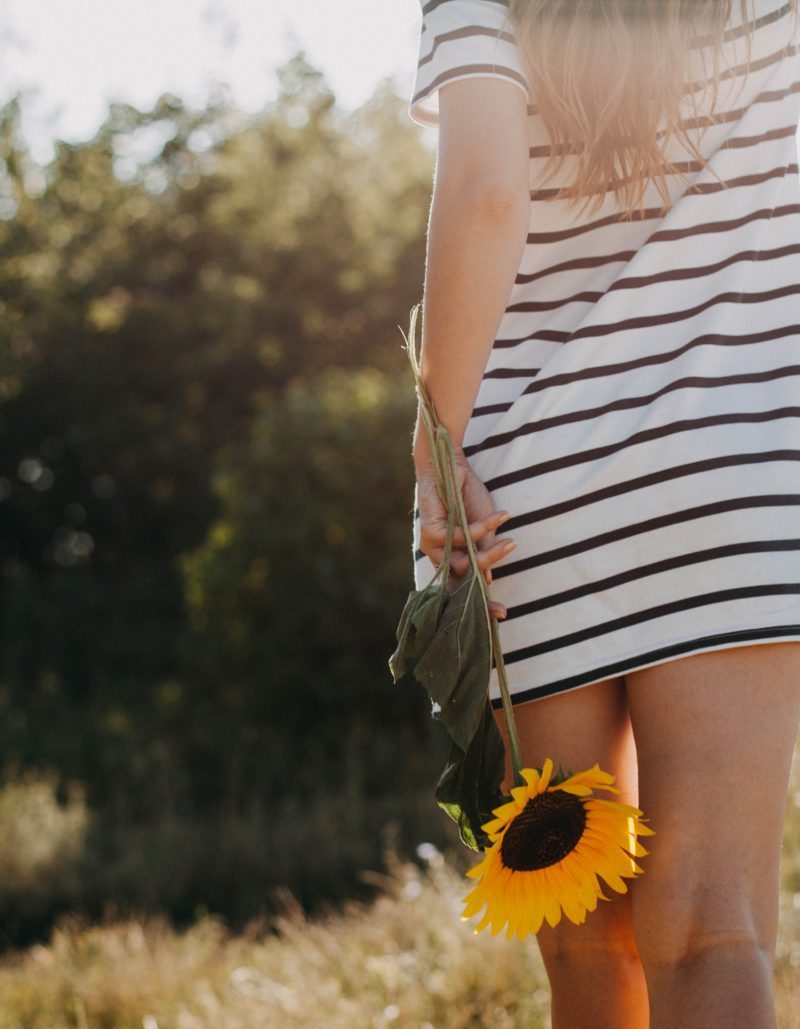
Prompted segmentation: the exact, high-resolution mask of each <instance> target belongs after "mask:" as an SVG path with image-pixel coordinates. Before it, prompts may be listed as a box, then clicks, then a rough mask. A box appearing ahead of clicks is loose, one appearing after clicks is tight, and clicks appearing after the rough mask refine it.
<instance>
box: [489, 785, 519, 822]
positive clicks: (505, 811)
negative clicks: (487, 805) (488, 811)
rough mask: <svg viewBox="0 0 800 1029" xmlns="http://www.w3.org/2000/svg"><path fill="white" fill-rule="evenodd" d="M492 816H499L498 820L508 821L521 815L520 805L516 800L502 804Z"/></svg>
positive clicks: (494, 810)
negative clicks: (514, 816)
mask: <svg viewBox="0 0 800 1029" xmlns="http://www.w3.org/2000/svg"><path fill="white" fill-rule="evenodd" d="M517 788H519V787H517ZM492 814H494V815H497V817H498V818H503V819H506V820H508V819H509V818H511V817H512V816H513V815H518V814H519V804H517V802H516V801H515V800H510V801H509V802H508V803H507V804H501V805H500V807H496V808H493V809H492Z"/></svg>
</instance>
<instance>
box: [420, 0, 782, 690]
mask: <svg viewBox="0 0 800 1029" xmlns="http://www.w3.org/2000/svg"><path fill="white" fill-rule="evenodd" d="M755 14H756V22H757V24H756V28H755V32H754V34H753V36H752V51H751V54H750V59H751V65H750V71H749V75H747V76H745V75H744V68H745V67H746V61H747V56H748V55H747V46H746V38H745V34H744V33H743V32H742V28H743V25H742V21H741V16H740V12H739V8H738V5H737V4H736V3H734V4H733V7H732V14H731V18H730V20H729V26H728V31H727V32H726V42H725V45H724V50H723V55H722V64H721V69H722V72H721V75H720V84H719V95H718V100H717V105H716V107H715V110H716V111H717V115H716V118H715V119H713V121H714V122H716V124H713V123H712V124H710V127H709V128H708V129H707V130H706V132H705V134H704V135H703V136H702V137H701V138H700V142H699V148H700V150H701V153H702V155H703V156H704V157H705V158H706V159H707V160H708V162H709V165H710V167H709V168H705V169H703V168H700V166H699V163H698V162H697V161H693V160H692V159H691V155H690V154H689V153H688V151H687V150H686V149H685V148H684V147H683V145H682V144H681V143H680V142H679V141H678V140H676V139H675V138H672V139H670V141H669V146H668V151H667V153H668V156H669V159H670V161H671V162H674V170H673V173H671V174H668V175H667V178H666V181H667V184H668V187H669V191H670V201H671V205H670V207H669V209H668V210H667V211H666V213H665V211H664V209H663V207H662V202H661V198H660V196H659V194H658V192H657V190H656V188H655V186H654V185H651V186H649V187H648V190H647V192H646V194H645V200H644V205H643V211H642V212H641V213H640V214H639V215H635V216H634V217H633V218H632V219H629V218H627V217H626V214H625V211H624V210H623V208H622V205H621V204H620V203H619V202H618V200H617V199H616V197H615V195H614V193H613V191H612V190H608V192H607V193H606V195H605V197H604V200H603V206H602V208H601V209H600V210H599V211H597V212H595V213H591V214H584V215H582V216H581V217H576V215H575V213H574V208H570V207H568V204H567V201H566V200H559V199H556V200H553V199H551V197H552V194H553V192H554V190H555V189H556V188H557V187H559V186H562V185H566V184H568V183H569V181H570V170H571V167H573V166H572V165H571V162H570V160H567V161H566V163H565V164H564V166H563V168H562V169H561V171H560V173H559V176H558V178H557V179H556V180H554V181H553V182H549V183H547V184H546V185H545V186H534V188H533V189H532V192H531V205H530V224H529V234H528V238H527V244H526V246H525V250H524V254H523V257H522V260H521V262H520V265H519V269H518V273H517V275H516V278H515V281H514V283H513V286H512V289H511V292H510V295H509V298H508V303H507V305H506V309H505V312H504V314H503V317H502V320H501V322H500V326H499V329H498V332H497V338H496V339H495V341H494V344H493V346H492V349H491V353H490V355H489V359H488V361H487V363H486V367H485V371H484V374H483V378H482V381H481V383H480V388H479V391H478V394H477V399H476V402H475V405H474V409H473V411H472V415H471V417H470V420H469V424H468V425H467V428H466V432H465V434H464V439H463V443H464V452H465V454H466V455H467V456H468V457H469V459H470V463H471V465H472V467H473V468H474V469H475V471H476V473H477V474H478V476H479V477H480V478H481V480H482V481H483V482H484V483H485V484H486V486H487V488H488V489H489V490H490V491H491V492H492V495H493V497H494V498H495V499H496V502H497V506H498V507H501V508H505V509H506V510H508V511H510V512H511V519H510V520H509V521H508V523H507V524H506V526H505V529H506V530H508V531H509V532H513V534H514V538H515V539H516V541H517V543H518V547H517V549H516V551H515V552H514V553H513V554H511V555H510V556H509V557H507V558H505V559H503V560H502V561H500V562H499V563H498V565H497V566H496V567H495V568H494V570H493V576H494V582H495V585H494V592H493V595H494V597H495V598H496V599H497V600H498V601H500V602H501V603H503V604H504V605H505V606H506V608H507V610H508V617H507V618H506V619H505V620H504V621H503V622H502V624H501V627H500V632H501V640H502V644H503V650H504V654H505V660H506V666H507V674H508V676H509V684H510V689H511V691H512V693H514V692H516V693H517V694H518V699H520V700H524V699H530V698H534V697H537V696H544V695H547V694H550V693H554V692H560V691H563V690H565V689H570V688H573V687H575V686H578V685H582V684H585V683H589V682H593V681H597V680H599V679H601V678H602V677H603V676H605V675H607V674H609V673H610V671H615V672H624V671H626V670H632V669H634V668H638V667H642V666H644V665H646V664H648V663H651V662H652V661H653V659H654V655H656V654H671V655H675V654H679V653H689V652H693V651H698V650H706V649H711V648H714V647H717V646H721V645H730V641H732V640H733V639H739V638H740V639H751V640H752V639H761V638H773V637H775V636H786V637H791V638H798V639H800V550H798V549H796V548H795V549H792V547H793V543H792V541H793V537H795V536H796V535H797V518H798V512H797V504H798V503H800V464H798V461H800V406H798V404H799V403H800V401H799V400H798V398H800V389H798V386H799V385H800V379H799V377H800V360H799V358H800V352H799V351H798V349H797V338H798V333H800V278H799V277H798V274H797V269H798V267H800V179H798V154H797V131H798V121H800V56H799V54H800V46H799V45H798V40H800V29H798V22H797V21H796V20H795V19H794V17H793V15H792V12H791V5H790V4H788V3H785V2H783V0H757V3H756V8H755ZM423 16H424V20H423V31H422V36H421V42H420V55H419V65H418V72H417V79H416V83H415V87H414V96H413V100H412V103H411V115H412V117H414V118H415V119H417V120H420V121H422V122H425V123H428V124H430V123H431V122H435V120H436V118H437V117H438V113H437V112H438V95H437V91H438V89H439V88H441V87H443V86H446V85H447V83H449V82H453V81H456V80H457V79H459V78H464V77H473V76H480V75H486V74H492V75H499V76H501V77H504V78H507V79H508V80H509V81H513V82H514V83H515V84H516V85H517V86H519V88H521V89H524V90H525V92H526V95H528V100H529V107H528V113H529V116H528V130H529V142H530V147H531V149H530V168H531V176H530V180H531V182H532V183H536V181H537V178H538V176H539V175H540V170H541V168H542V167H543V165H544V163H545V162H546V161H547V159H548V157H549V156H550V149H551V146H550V143H549V142H548V136H547V133H546V130H545V128H544V125H543V123H542V119H541V117H539V115H538V114H537V110H536V106H535V97H530V95H529V90H528V89H527V87H526V85H525V79H524V76H523V72H522V61H521V60H520V56H519V52H518V49H517V47H516V45H515V43H514V37H513V35H512V34H511V33H510V32H509V23H508V19H507V17H506V9H505V6H504V5H503V4H502V3H498V2H496V0H444V2H441V0H438V2H437V0H429V2H428V3H426V4H424V6H423ZM498 33H502V35H498ZM692 60H693V62H694V64H693V73H692V78H691V80H690V82H689V83H687V85H686V90H687V112H689V111H691V105H690V103H689V99H688V91H689V90H692V91H694V90H697V89H699V88H700V87H701V84H702V80H703V79H704V78H707V77H708V73H707V71H706V75H703V64H702V58H701V54H700V51H699V50H698V51H697V52H695V53H694V54H693V56H692ZM706 60H707V61H708V60H709V57H708V54H706ZM706 68H708V65H706ZM701 111H702V108H701ZM702 117H703V123H704V124H709V123H711V122H712V119H711V118H709V116H708V114H707V112H706V113H705V114H703V116H702ZM573 170H574V167H573ZM676 172H684V173H685V174H686V175H687V176H688V185H687V182H686V181H685V180H683V179H682V178H681V177H680V175H679V174H675V173H676ZM714 173H716V175H718V176H719V177H720V178H722V179H723V180H725V181H726V182H727V187H726V188H723V186H722V185H721V184H720V182H719V181H718V180H717V178H716V177H715V174H714ZM792 483H794V485H789V484H792ZM418 527H419V521H418V517H416V518H415V524H414V553H415V579H416V584H417V586H418V587H420V586H422V585H424V584H425V583H427V582H428V581H429V580H430V579H431V577H432V575H433V573H434V570H435V569H434V566H433V565H432V563H431V562H430V561H429V559H428V558H427V557H426V556H425V555H424V554H423V553H422V551H421V550H420V549H419V533H418ZM687 536H688V538H690V539H691V540H692V547H691V550H690V553H688V554H687V553H686V552H685V550H686V548H685V546H684V544H685V542H686V539H687ZM787 549H789V551H790V552H789V553H788V554H787V552H786V551H787ZM491 696H492V703H493V704H494V706H495V707H499V705H500V695H499V688H498V684H497V681H496V673H495V672H493V674H492V684H491Z"/></svg>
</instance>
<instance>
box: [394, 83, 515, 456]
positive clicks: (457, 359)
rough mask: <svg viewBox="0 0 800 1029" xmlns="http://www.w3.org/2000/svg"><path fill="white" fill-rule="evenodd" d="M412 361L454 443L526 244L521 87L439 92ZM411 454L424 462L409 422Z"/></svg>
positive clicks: (420, 429) (421, 433) (420, 434)
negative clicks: (417, 346)
mask: <svg viewBox="0 0 800 1029" xmlns="http://www.w3.org/2000/svg"><path fill="white" fill-rule="evenodd" d="M439 111H440V114H439V146H438V153H437V161H436V174H435V181H434V188H433V198H432V202H431V210H430V217H429V223H428V237H427V261H426V268H425V285H424V294H423V304H422V345H421V351H420V368H421V373H422V378H423V381H424V382H425V385H426V388H427V389H428V392H429V394H430V397H431V400H432V401H433V405H434V407H435V408H436V412H437V415H438V417H439V420H440V421H441V422H442V423H443V424H444V425H445V426H446V427H447V429H448V430H449V431H450V434H451V436H452V438H453V443H454V445H455V446H456V450H457V451H458V450H459V449H460V446H461V444H462V442H463V437H464V430H465V428H466V425H467V422H468V420H469V416H470V414H471V412H472V408H473V406H474V403H475V398H476V395H477V392H478V387H479V386H480V382H481V377H482V375H483V372H484V369H485V367H486V362H487V360H488V357H489V353H490V351H491V347H492V344H493V342H494V339H495V335H496V332H497V328H498V326H499V324H500V320H501V318H502V316H503V312H504V310H505V307H506V304H507V302H508V297H509V294H510V292H511V287H512V285H513V283H514V277H515V275H516V272H517V270H518V268H519V262H520V259H521V257H522V253H523V250H524V247H525V241H526V237H527V233H528V224H529V217H530V193H529V184H528V183H529V178H528V176H529V170H528V169H529V165H528V160H529V158H528V128H527V105H526V98H525V94H524V93H523V92H522V91H521V90H520V89H519V88H518V87H517V86H515V85H514V84H513V83H510V82H508V81H506V80H503V79H498V78H489V77H487V78H471V79H463V80H457V81H455V82H451V83H448V84H447V85H445V86H443V87H442V88H441V90H440V100H439ZM413 454H414V461H415V463H416V464H417V465H419V464H422V465H427V464H428V463H429V452H428V445H427V438H426V437H425V430H424V426H423V425H422V423H421V420H420V419H418V421H417V426H416V429H415V434H414V448H413Z"/></svg>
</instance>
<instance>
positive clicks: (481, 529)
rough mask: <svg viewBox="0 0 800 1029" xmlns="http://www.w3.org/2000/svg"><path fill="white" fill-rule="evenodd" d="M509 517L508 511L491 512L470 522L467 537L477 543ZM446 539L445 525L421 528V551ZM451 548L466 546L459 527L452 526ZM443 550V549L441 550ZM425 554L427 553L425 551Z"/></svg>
mask: <svg viewBox="0 0 800 1029" xmlns="http://www.w3.org/2000/svg"><path fill="white" fill-rule="evenodd" d="M510 517H511V515H510V514H509V513H508V511H493V512H492V513H491V514H490V515H489V516H488V517H486V518H480V519H478V520H477V521H474V522H470V523H469V525H468V528H469V537H470V539H471V540H472V542H473V543H477V542H478V540H479V539H480V538H481V537H482V536H485V535H486V533H487V532H494V530H495V529H497V528H498V526H500V525H502V524H503V522H505V521H507V520H508V519H509V518H510ZM446 538H447V524H446V523H445V524H443V525H439V526H438V527H436V528H433V527H432V526H430V525H428V526H423V529H422V535H421V542H422V544H423V549H424V547H425V546H429V547H436V546H437V545H439V544H444V541H445V539H446ZM453 546H454V547H464V546H466V539H465V536H464V530H463V529H462V528H461V526H459V525H455V526H453ZM442 549H443V548H442ZM426 553H427V551H426Z"/></svg>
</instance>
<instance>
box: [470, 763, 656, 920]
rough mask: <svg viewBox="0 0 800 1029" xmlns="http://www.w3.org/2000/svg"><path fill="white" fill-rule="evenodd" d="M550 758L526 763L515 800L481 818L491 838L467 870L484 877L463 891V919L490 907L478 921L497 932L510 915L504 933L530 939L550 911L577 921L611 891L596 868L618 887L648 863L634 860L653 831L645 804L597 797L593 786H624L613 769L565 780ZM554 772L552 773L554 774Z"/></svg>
mask: <svg viewBox="0 0 800 1029" xmlns="http://www.w3.org/2000/svg"><path fill="white" fill-rule="evenodd" d="M552 773H553V762H552V761H551V760H550V758H548V759H547V760H546V761H545V762H544V765H543V767H542V770H541V772H540V771H539V770H538V769H536V768H523V769H521V770H520V775H521V777H522V778H523V779H524V780H525V783H526V785H524V786H516V787H514V788H513V789H512V790H511V796H512V797H513V800H510V801H509V802H508V803H507V804H503V805H502V806H501V807H498V808H495V809H494V810H493V812H492V813H493V814H495V815H497V818H495V819H493V820H492V821H490V822H486V823H485V824H484V825H482V826H481V828H482V829H484V830H485V831H486V833H487V834H488V836H489V839H490V840H491V841H492V846H491V847H490V848H488V849H487V850H486V851H485V857H484V859H483V860H482V861H481V862H480V863H479V864H477V865H475V866H474V867H473V868H470V869H469V871H468V872H467V873H466V874H467V876H469V877H470V878H473V879H480V882H479V883H478V885H477V886H476V887H475V888H474V889H473V890H471V891H470V893H468V894H467V896H466V897H465V898H464V911H463V913H462V915H461V920H462V921H466V920H467V919H469V918H471V917H472V916H473V915H475V914H477V913H478V912H479V911H480V910H481V908H482V907H483V906H484V904H486V913H485V914H484V916H483V917H482V919H481V920H480V922H479V923H478V924H477V925H476V927H475V932H476V933H478V932H480V931H481V929H485V928H486V927H487V926H489V925H491V927H492V936H496V935H497V933H499V932H500V930H501V929H502V928H503V926H504V925H505V924H506V923H508V931H507V933H506V939H511V937H512V936H513V935H514V934H515V933H516V935H517V936H518V937H519V938H520V939H521V940H524V939H525V937H526V936H527V935H528V933H534V934H535V933H537V932H538V931H539V929H540V928H541V925H542V921H543V920H544V919H545V918H546V919H547V921H548V923H549V924H550V925H551V926H556V925H558V923H559V922H560V920H561V912H562V910H563V912H564V914H566V916H567V918H569V919H570V921H572V922H574V923H575V924H576V925H581V924H583V922H584V921H585V919H586V912H587V911H594V910H595V908H596V907H597V900H598V897H600V898H602V899H603V900H610V899H611V898H610V897H606V896H605V895H604V894H603V892H602V889H601V887H600V884H599V882H598V876H599V877H600V878H601V879H603V880H604V881H605V882H606V883H607V884H608V885H609V886H610V887H612V889H614V890H616V891H617V892H618V893H626V892H627V886H626V885H625V882H624V881H623V877H629V878H632V877H634V876H635V875H636V874H637V873H641V872H642V869H641V868H640V867H639V866H638V865H637V864H636V862H635V861H634V860H633V859H634V858H635V857H642V856H643V855H645V854H647V851H646V850H645V849H644V847H643V846H642V845H641V843H639V842H638V840H637V838H636V837H637V836H652V835H654V832H653V830H652V829H650V828H648V827H647V826H646V825H644V824H643V823H644V821H646V819H643V818H642V812H641V811H640V810H639V809H638V808H635V807H630V806H629V805H627V804H620V803H617V802H616V801H613V800H605V799H603V798H599V797H593V796H592V791H593V790H595V789H602V790H608V791H609V792H612V793H619V790H618V789H616V788H615V787H613V786H612V785H611V783H613V782H614V776H613V775H610V774H609V773H608V772H604V771H602V770H601V769H600V766H599V765H597V764H596V765H594V766H593V767H592V768H590V769H587V771H585V772H577V773H575V774H574V775H570V776H568V777H566V778H564V777H559V780H560V781H558V780H555V779H553V778H552ZM551 780H552V781H551Z"/></svg>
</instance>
